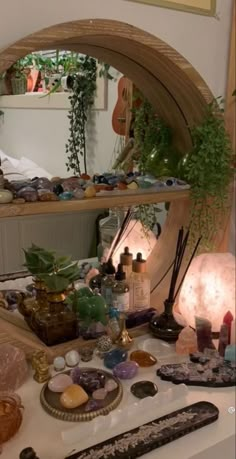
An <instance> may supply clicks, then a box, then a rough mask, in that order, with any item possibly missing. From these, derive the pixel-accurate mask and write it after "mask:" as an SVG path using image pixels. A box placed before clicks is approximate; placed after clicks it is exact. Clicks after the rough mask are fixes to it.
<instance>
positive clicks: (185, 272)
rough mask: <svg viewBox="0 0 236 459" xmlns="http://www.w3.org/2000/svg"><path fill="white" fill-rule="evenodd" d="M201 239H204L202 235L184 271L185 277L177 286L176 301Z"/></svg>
mask: <svg viewBox="0 0 236 459" xmlns="http://www.w3.org/2000/svg"><path fill="white" fill-rule="evenodd" d="M201 239H202V236H201V237H199V239H198V241H197V244H196V246H195V249H194V251H193V253H192V256H191V258H190V260H189V262H188V264H187V268H186V269H185V271H184V274H183V277H182V279H181V281H180V284H179V286H178V288H177V291H176V293H175V296H174V301H175V299H176V297H177V295H178V293H179V291H180V288H181V286H182V284H183V281H184V279H185V276H186V274H187V272H188V269H189V266H190V264H191V263H192V261H193V258H194V255H195V253H196V251H197V249H198V246H199V244H200V242H201Z"/></svg>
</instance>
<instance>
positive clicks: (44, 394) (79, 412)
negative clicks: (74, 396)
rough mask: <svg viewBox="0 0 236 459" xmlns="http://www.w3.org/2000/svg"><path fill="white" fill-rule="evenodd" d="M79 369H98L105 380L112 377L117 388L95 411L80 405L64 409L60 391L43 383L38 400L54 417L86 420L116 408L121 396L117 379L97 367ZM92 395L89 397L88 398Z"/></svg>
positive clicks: (120, 386) (71, 420) (74, 420)
mask: <svg viewBox="0 0 236 459" xmlns="http://www.w3.org/2000/svg"><path fill="white" fill-rule="evenodd" d="M81 371H83V372H92V371H99V372H101V373H103V374H104V375H105V377H106V380H108V379H113V380H114V381H115V382H116V383H117V388H116V389H115V390H114V391H112V392H109V393H108V394H107V396H106V398H105V399H104V400H102V402H103V407H102V408H99V409H98V410H95V411H90V412H86V411H85V406H86V404H84V405H81V406H79V407H78V408H74V409H66V408H64V407H63V406H62V405H61V403H60V396H61V393H56V392H52V391H50V390H49V388H48V383H46V384H45V385H44V387H43V388H42V391H41V394H40V402H41V405H42V407H43V408H44V409H45V411H46V412H47V413H48V414H50V415H51V416H53V417H54V418H57V419H60V420H61V421H69V422H78V421H82V422H86V421H91V420H92V419H94V418H96V417H97V416H105V415H107V414H109V413H110V411H112V410H114V409H115V408H117V406H118V405H119V403H120V402H121V400H122V396H123V388H122V385H121V382H120V381H119V379H117V378H116V377H115V376H113V375H112V373H109V372H108V371H104V370H100V369H97V368H83V367H81ZM63 374H67V375H69V374H70V371H65V372H63ZM91 398H92V397H89V400H90V399H91Z"/></svg>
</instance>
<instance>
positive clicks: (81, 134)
mask: <svg viewBox="0 0 236 459" xmlns="http://www.w3.org/2000/svg"><path fill="white" fill-rule="evenodd" d="M96 78H97V63H96V60H95V59H93V58H92V57H89V56H84V57H81V63H80V71H79V73H77V74H75V76H74V84H73V93H72V95H71V96H70V97H69V100H70V105H71V108H70V111H69V115H68V118H69V120H70V128H69V132H70V135H69V139H68V142H67V144H66V153H67V156H68V161H67V163H66V166H67V170H68V171H69V170H73V171H74V173H75V175H80V174H81V167H80V157H83V163H84V172H85V173H87V154H86V125H87V121H88V115H89V111H90V109H91V107H92V105H93V103H94V97H95V91H96Z"/></svg>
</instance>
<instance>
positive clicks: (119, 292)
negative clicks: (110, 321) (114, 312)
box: [112, 263, 129, 312]
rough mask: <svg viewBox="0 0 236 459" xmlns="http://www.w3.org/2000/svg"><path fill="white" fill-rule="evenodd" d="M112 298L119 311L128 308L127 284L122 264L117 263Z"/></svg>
mask: <svg viewBox="0 0 236 459" xmlns="http://www.w3.org/2000/svg"><path fill="white" fill-rule="evenodd" d="M112 298H113V301H114V302H115V303H116V305H117V308H118V310H119V311H120V312H127V311H128V310H129V285H128V283H127V282H126V274H125V272H124V271H123V265H122V264H121V263H120V264H119V265H118V269H117V273H116V275H115V282H114V285H113V288H112Z"/></svg>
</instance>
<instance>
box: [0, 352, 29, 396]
mask: <svg viewBox="0 0 236 459" xmlns="http://www.w3.org/2000/svg"><path fill="white" fill-rule="evenodd" d="M27 375H28V366H27V363H26V358H25V354H24V352H23V351H21V350H20V349H18V348H16V347H14V346H12V345H11V344H2V345H1V347H0V391H5V390H12V391H15V390H16V389H18V388H19V387H20V386H21V385H22V384H23V383H24V381H25V380H26V378H27Z"/></svg>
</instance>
